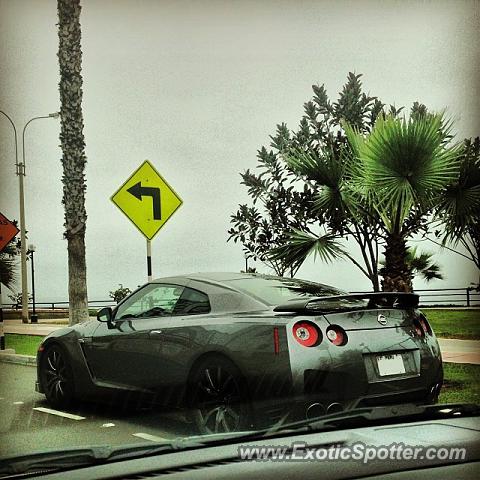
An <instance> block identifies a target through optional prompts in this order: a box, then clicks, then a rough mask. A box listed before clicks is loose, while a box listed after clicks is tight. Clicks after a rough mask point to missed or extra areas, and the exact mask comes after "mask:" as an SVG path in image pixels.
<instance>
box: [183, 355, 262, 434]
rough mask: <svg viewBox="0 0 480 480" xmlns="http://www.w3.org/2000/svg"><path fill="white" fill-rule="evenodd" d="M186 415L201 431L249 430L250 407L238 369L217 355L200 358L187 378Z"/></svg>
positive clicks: (242, 378)
mask: <svg viewBox="0 0 480 480" xmlns="http://www.w3.org/2000/svg"><path fill="white" fill-rule="evenodd" d="M188 391H189V399H188V400H189V401H188V404H189V407H190V415H189V417H190V419H191V420H192V421H193V423H194V424H195V425H196V428H197V430H198V432H199V433H200V434H202V435H208V434H212V433H227V432H235V431H245V430H250V429H251V428H252V426H253V415H252V407H251V403H250V401H249V396H248V392H247V386H246V382H245V379H244V377H243V376H242V375H241V372H240V370H239V369H238V368H237V367H236V366H235V365H234V364H233V363H232V362H230V361H228V360H227V359H225V358H221V357H210V358H206V359H204V360H202V361H201V362H200V363H199V364H198V365H196V367H195V368H194V369H193V371H192V374H191V375H190V381H189V389H188Z"/></svg>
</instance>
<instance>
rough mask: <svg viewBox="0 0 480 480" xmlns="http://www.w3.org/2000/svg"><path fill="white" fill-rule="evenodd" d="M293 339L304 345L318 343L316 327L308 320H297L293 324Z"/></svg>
mask: <svg viewBox="0 0 480 480" xmlns="http://www.w3.org/2000/svg"><path fill="white" fill-rule="evenodd" d="M293 336H294V337H295V340H296V341H297V342H298V343H299V344H300V345H303V346H304V347H313V346H315V345H317V344H318V343H319V341H318V340H319V337H320V333H319V331H318V328H317V327H316V326H315V325H313V323H310V322H298V323H296V324H295V325H294V326H293Z"/></svg>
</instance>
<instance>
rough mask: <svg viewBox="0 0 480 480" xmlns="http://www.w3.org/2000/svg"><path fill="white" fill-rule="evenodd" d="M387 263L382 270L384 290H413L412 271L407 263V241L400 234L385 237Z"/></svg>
mask: <svg viewBox="0 0 480 480" xmlns="http://www.w3.org/2000/svg"><path fill="white" fill-rule="evenodd" d="M384 254H385V265H384V267H383V268H382V269H381V270H380V274H381V275H382V277H383V280H382V290H383V291H384V292H411V291H412V290H413V286H412V272H411V271H410V268H409V267H408V265H407V261H406V260H407V243H406V241H405V239H404V238H403V237H402V236H401V235H399V234H390V235H388V236H387V237H386V239H385V250H384Z"/></svg>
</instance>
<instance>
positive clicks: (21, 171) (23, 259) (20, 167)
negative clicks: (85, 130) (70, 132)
mask: <svg viewBox="0 0 480 480" xmlns="http://www.w3.org/2000/svg"><path fill="white" fill-rule="evenodd" d="M59 116H60V113H59V112H55V113H50V114H49V115H42V116H38V117H33V118H31V119H30V120H29V121H28V122H27V123H26V124H25V126H24V127H23V131H22V159H23V161H22V162H21V163H18V160H17V163H16V165H17V175H18V182H19V187H20V242H21V250H20V263H21V270H22V322H23V323H28V290H27V288H28V287H27V240H26V234H25V231H26V229H25V196H24V191H23V177H24V176H25V131H26V130H27V127H28V126H29V125H30V123H32V122H33V121H34V120H40V119H42V118H58V117H59Z"/></svg>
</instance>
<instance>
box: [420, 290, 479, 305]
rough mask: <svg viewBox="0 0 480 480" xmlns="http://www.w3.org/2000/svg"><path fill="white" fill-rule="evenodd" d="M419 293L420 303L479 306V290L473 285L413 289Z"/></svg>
mask: <svg viewBox="0 0 480 480" xmlns="http://www.w3.org/2000/svg"><path fill="white" fill-rule="evenodd" d="M415 293H418V295H420V305H421V306H425V307H429V306H434V305H435V306H437V305H438V306H445V307H448V306H455V307H459V306H460V307H480V292H479V291H478V290H477V289H474V288H473V287H466V288H429V289H426V290H415Z"/></svg>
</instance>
